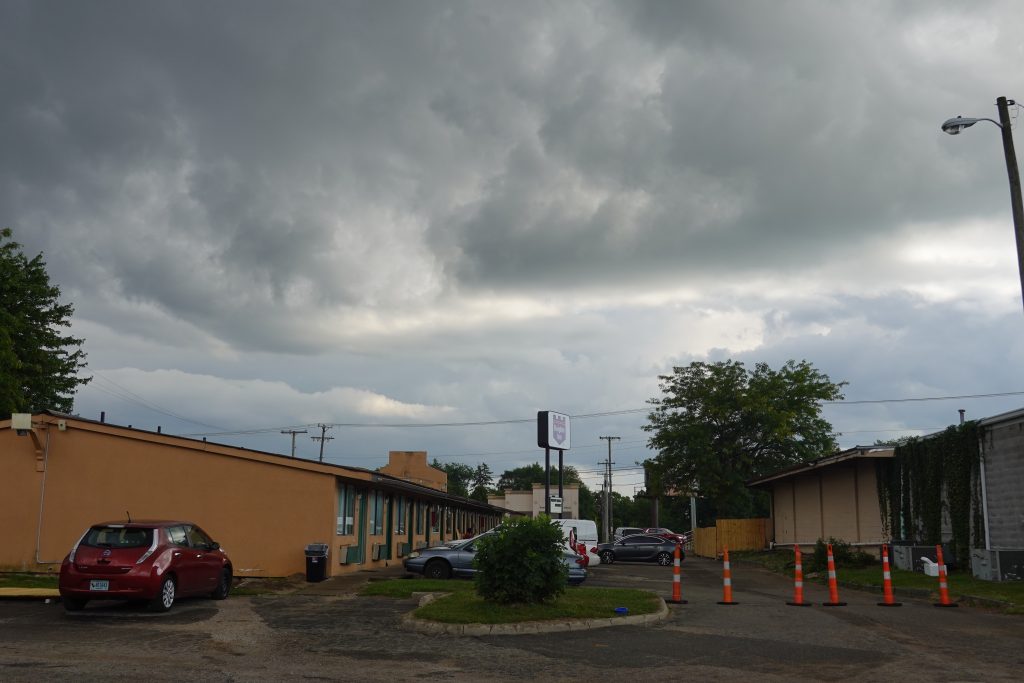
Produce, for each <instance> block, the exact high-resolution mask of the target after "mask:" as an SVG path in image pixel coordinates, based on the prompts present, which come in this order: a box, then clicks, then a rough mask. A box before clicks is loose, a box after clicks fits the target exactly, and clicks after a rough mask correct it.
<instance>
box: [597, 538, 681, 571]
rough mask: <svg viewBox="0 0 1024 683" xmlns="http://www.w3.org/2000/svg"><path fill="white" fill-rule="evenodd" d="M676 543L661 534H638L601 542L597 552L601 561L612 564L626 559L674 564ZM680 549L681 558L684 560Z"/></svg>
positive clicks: (664, 564) (666, 564)
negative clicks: (610, 541)
mask: <svg viewBox="0 0 1024 683" xmlns="http://www.w3.org/2000/svg"><path fill="white" fill-rule="evenodd" d="M675 551H676V543H675V542H674V541H670V540H668V539H667V538H662V537H661V536H653V535H649V534H638V535H634V536H626V537H625V538H621V539H619V540H617V541H615V542H613V543H601V544H600V545H598V546H597V554H598V555H600V557H601V562H603V563H604V564H611V563H613V562H618V561H621V560H625V561H628V562H657V563H658V564H660V565H662V566H666V567H667V566H668V565H670V564H672V561H673V559H674V558H675ZM683 556H684V554H683V552H682V549H680V554H679V560H680V561H682V560H683Z"/></svg>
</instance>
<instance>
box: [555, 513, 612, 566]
mask: <svg viewBox="0 0 1024 683" xmlns="http://www.w3.org/2000/svg"><path fill="white" fill-rule="evenodd" d="M551 523H552V524H555V525H557V526H560V527H562V534H563V536H565V543H566V547H568V548H569V550H572V551H575V552H576V553H577V554H578V555H581V556H583V557H584V559H585V560H586V561H585V562H584V563H583V567H584V568H586V567H589V566H590V565H591V563H593V564H595V565H596V564H600V562H601V558H600V557H598V555H597V524H596V523H595V522H594V521H593V520H591V519H553V520H551ZM573 540H575V544H571V542H572V541H573ZM581 548H582V550H581Z"/></svg>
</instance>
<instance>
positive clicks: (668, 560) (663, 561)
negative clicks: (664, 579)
mask: <svg viewBox="0 0 1024 683" xmlns="http://www.w3.org/2000/svg"><path fill="white" fill-rule="evenodd" d="M674 559H675V558H674V557H672V553H658V564H660V565H661V566H662V567H667V566H669V565H670V564H672V561H673V560H674Z"/></svg>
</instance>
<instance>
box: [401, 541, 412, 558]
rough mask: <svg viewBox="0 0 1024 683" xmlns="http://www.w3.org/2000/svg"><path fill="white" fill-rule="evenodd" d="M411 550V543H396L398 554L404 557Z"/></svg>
mask: <svg viewBox="0 0 1024 683" xmlns="http://www.w3.org/2000/svg"><path fill="white" fill-rule="evenodd" d="M410 552H412V543H399V544H398V556H399V557H405V556H406V555H408V554H409V553H410Z"/></svg>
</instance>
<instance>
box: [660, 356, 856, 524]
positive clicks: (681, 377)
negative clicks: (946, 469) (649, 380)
mask: <svg viewBox="0 0 1024 683" xmlns="http://www.w3.org/2000/svg"><path fill="white" fill-rule="evenodd" d="M658 379H659V380H660V388H661V393H662V395H661V397H658V398H653V399H651V400H650V401H648V403H650V404H651V405H653V406H654V408H653V410H652V411H651V413H650V414H649V415H648V418H647V419H648V424H647V425H645V426H644V430H646V431H648V432H651V433H652V434H653V436H652V437H651V438H650V440H649V441H648V445H649V446H650V447H651V448H653V449H656V450H657V451H658V455H657V456H656V457H655V458H654V459H653V461H651V462H650V471H651V474H652V475H653V476H654V478H655V479H656V480H658V482H659V484H658V485H659V486H660V488H661V490H669V489H675V490H676V491H678V492H680V493H688V492H690V491H694V490H696V491H698V495H700V497H701V498H707V499H710V500H711V501H712V503H713V504H714V510H715V513H716V514H717V515H718V516H735V517H746V516H751V515H762V514H765V513H766V512H767V504H766V501H764V500H763V496H760V495H757V494H755V492H752V491H750V490H749V489H748V488H747V487H746V482H747V481H748V480H750V479H752V478H756V477H759V476H764V475H767V474H770V473H772V472H775V471H777V470H779V469H782V468H783V467H786V466H789V465H793V464H798V463H801V462H805V461H807V460H811V459H814V458H818V457H821V456H823V455H827V454H829V453H831V452H833V451H834V450H836V447H837V445H836V440H835V434H834V433H833V431H832V425H831V424H830V423H829V422H828V421H827V420H825V419H823V418H822V417H821V402H822V401H835V400H839V399H841V398H842V397H843V396H842V393H841V391H840V390H841V388H842V386H844V384H845V383H844V382H840V383H838V384H837V383H834V382H832V381H831V380H830V379H829V377H828V376H827V375H825V374H823V373H821V372H819V371H818V370H816V369H815V368H814V367H813V366H812V365H811V364H810V363H808V362H807V361H800V362H799V363H798V362H796V361H793V360H790V361H788V362H787V363H786V364H785V365H783V366H782V367H781V368H779V369H778V370H772V369H771V368H770V367H769V366H768V365H767V364H766V363H758V364H756V365H755V366H754V368H753V369H752V370H748V369H747V368H746V367H744V365H743V363H740V362H737V361H731V360H730V361H722V362H717V363H702V362H697V363H691V364H690V365H688V366H685V367H676V368H674V369H673V374H671V375H662V376H660V377H659V378H658Z"/></svg>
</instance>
